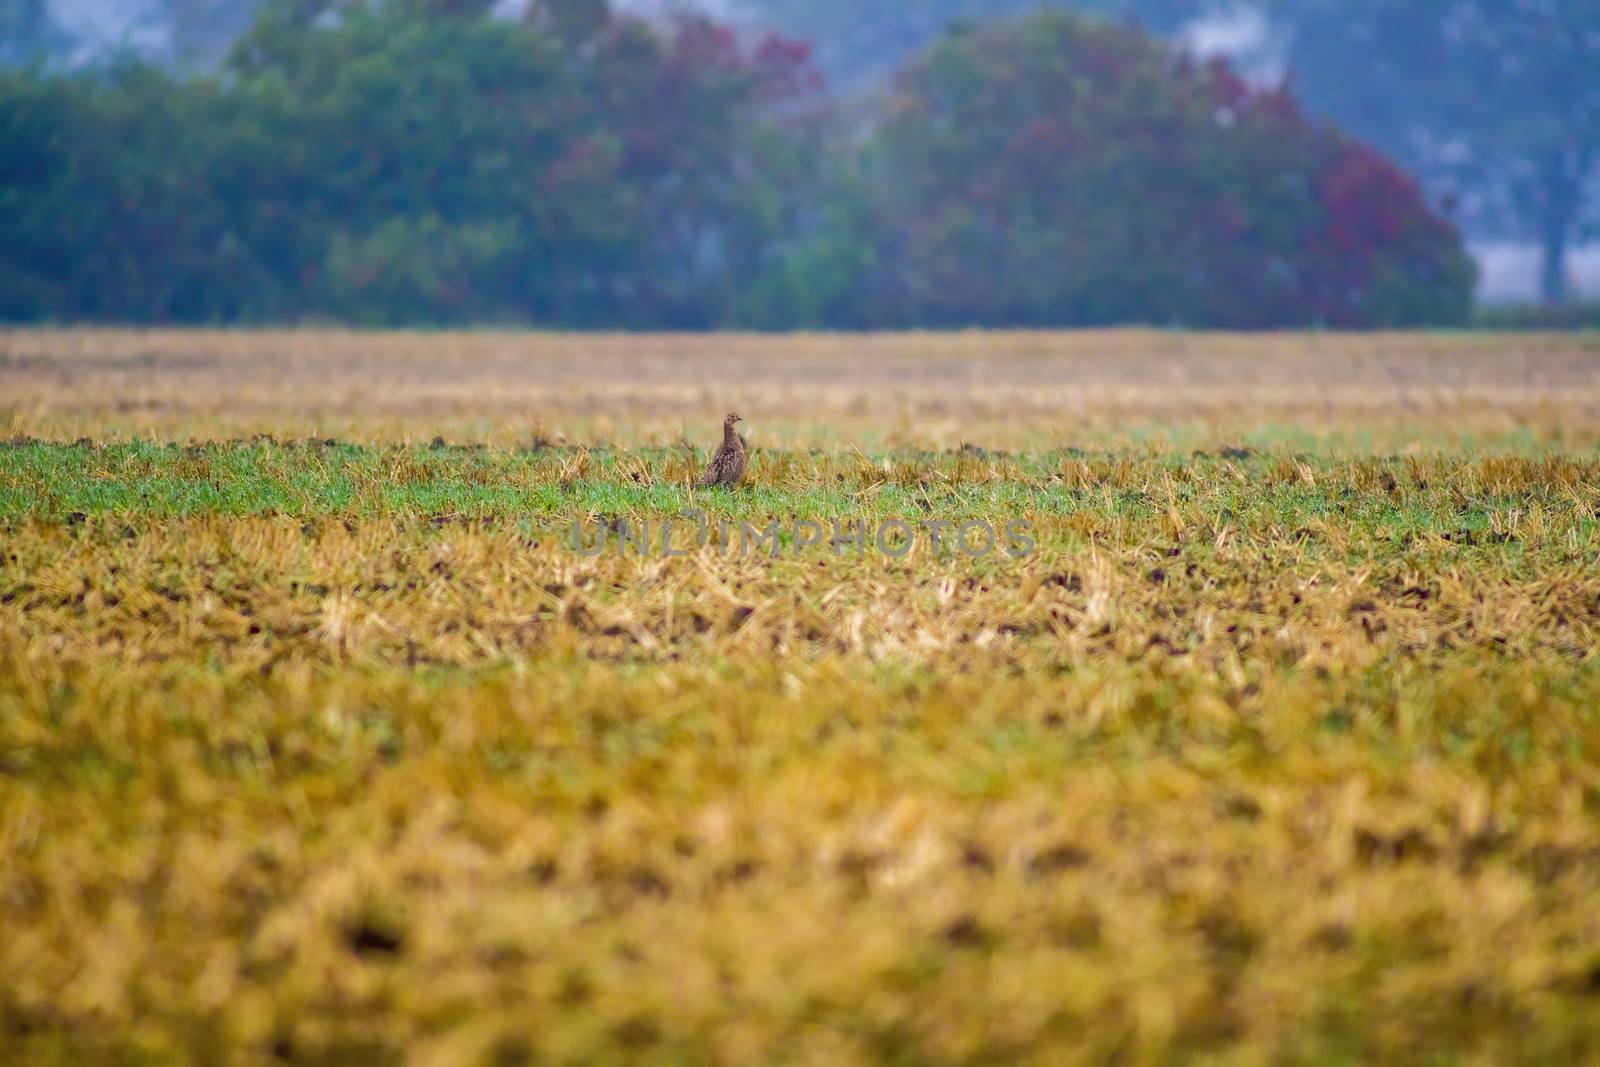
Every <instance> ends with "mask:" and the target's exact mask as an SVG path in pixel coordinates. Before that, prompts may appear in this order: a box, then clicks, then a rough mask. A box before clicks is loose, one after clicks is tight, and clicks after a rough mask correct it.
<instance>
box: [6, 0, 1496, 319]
mask: <svg viewBox="0 0 1600 1067" xmlns="http://www.w3.org/2000/svg"><path fill="white" fill-rule="evenodd" d="M859 99H860V102H859V103H855V104H852V105H848V106H847V105H843V104H840V103H839V102H838V101H836V100H835V99H834V98H832V97H830V95H829V93H828V92H827V89H826V86H825V85H824V84H823V79H822V77H821V75H820V74H819V73H818V71H817V68H816V66H815V64H814V63H813V62H812V59H811V55H810V50H809V48H808V47H807V46H806V45H804V44H802V43H799V42H797V41H794V40H791V39H788V38H785V37H782V36H777V35H771V34H768V35H751V34H746V33H741V32H737V31H735V30H734V29H732V28H730V27H728V26H726V25H723V24H721V23H719V22H717V21H715V20H713V19H711V18H708V17H702V16H678V17H673V18H662V19H648V20H647V19H643V18H640V17H636V16H633V15H629V14H626V13H622V12H618V11H616V10H613V9H612V8H611V7H610V6H609V5H608V4H607V3H606V2H605V0H534V2H532V3H529V4H526V5H524V6H523V9H522V10H521V12H520V13H519V14H518V15H517V16H516V17H515V18H508V17H506V15H505V13H504V10H503V8H501V7H500V6H499V5H497V4H495V3H494V2H493V0H385V2H384V3H382V4H361V3H338V2H335V0H270V2H268V3H267V4H266V5H265V6H264V8H263V10H262V11H261V12H260V13H259V15H258V17H257V19H256V21H255V23H254V25H253V26H252V28H251V29H250V30H249V31H248V32H247V33H246V34H245V35H244V36H243V37H242V38H241V39H240V40H239V41H238V42H237V43H236V44H235V46H234V47H233V49H232V51H231V52H230V54H229V56H228V58H227V60H226V62H225V63H223V64H222V65H221V67H220V68H218V69H216V70H214V71H208V72H206V73H202V74H190V75H184V76H178V75H173V74H171V73H167V72H164V71H162V70H160V69H158V68H155V67H152V66H148V65H144V64H140V63H137V62H126V63H122V64H119V65H116V66H113V67H111V68H109V69H104V70H95V71H92V72H80V73H63V72H59V71H57V72H51V71H46V70H44V69H41V68H37V67H34V68H28V69H21V70H12V71H9V72H6V73H3V74H0V143H3V144H4V145H5V146H6V151H5V152H4V153H3V154H0V318H4V319H6V320H10V321H81V320H89V321H107V322H133V323H149V322H196V323H267V322H300V321H317V320H324V321H329V320H331V321H341V322H350V323H357V324H372V325H380V324H381V325H411V324H460V323H479V324H496V323H499V324H527V325H537V326H544V327H561V328H578V329H584V328H630V329H716V328H753V329H796V328H839V329H845V328H905V327H939V328H944V327H962V326H1071V325H1094V324H1107V323H1129V322H1142V323H1150V324H1158V325H1181V326H1192V327H1233V328H1265V327H1273V326H1304V325H1324V326H1330V327H1377V326H1405V325H1417V324H1439V323H1454V322H1459V321H1461V320H1462V319H1463V318H1464V317H1465V316H1466V314H1467V313H1468V311H1469V310H1470V305H1471V293H1472V287H1473V281H1474V270H1473V267H1472V264H1471V262H1470V260H1469V259H1468V257H1467V256H1466V254H1465V251H1464V249H1463V247H1462V244H1461V240H1460V237H1459V234H1458V233H1457V232H1456V230H1455V229H1454V227H1453V226H1452V225H1451V224H1450V223H1449V222H1448V221H1447V220H1446V219H1444V218H1443V217H1441V216H1440V215H1439V214H1438V213H1436V212H1435V211H1433V210H1431V209H1430V207H1429V205H1428V204H1427V202H1426V201H1425V199H1424V197H1423V196H1422V194H1421V192H1420V191H1419V189H1418V187H1417V185H1416V183H1415V182H1414V181H1412V180H1411V178H1409V177H1408V176H1407V175H1406V174H1405V173H1404V172H1403V171H1402V170H1400V169H1399V168H1398V167H1397V166H1396V165H1395V164H1394V163H1392V162H1390V161H1389V160H1387V159H1385V158H1384V157H1382V156H1381V155H1379V154H1378V153H1376V152H1374V151H1373V150H1371V149H1370V148H1367V147H1366V146H1364V145H1362V144H1361V143H1359V142H1357V141H1355V140H1353V139H1351V138H1349V137H1348V136H1345V135H1344V134H1342V133H1340V132H1339V131H1337V130H1334V129H1331V128H1329V127H1327V126H1326V125H1323V124H1321V123H1318V122H1315V121H1313V120H1311V119H1309V118H1308V117H1307V116H1306V114H1305V113H1304V112H1303V111H1302V109H1301V108H1300V106H1299V105H1298V104H1297V103H1296V101H1295V100H1294V99H1293V97H1292V95H1291V94H1290V93H1289V92H1288V91H1287V90H1285V89H1283V88H1277V89H1263V88H1258V87H1253V86H1251V85H1248V84H1246V83H1245V82H1244V81H1243V80H1241V79H1240V78H1239V77H1238V76H1237V75H1236V74H1235V73H1234V72H1233V71H1231V70H1230V69H1229V67H1228V66H1227V65H1226V64H1224V63H1221V62H1199V61H1196V60H1195V59H1193V58H1192V57H1190V56H1188V55H1187V54H1185V53H1184V52H1183V51H1182V50H1181V49H1175V48H1173V47H1170V46H1168V45H1165V44H1162V43H1160V42H1158V41H1156V40H1154V39H1152V38H1150V37H1148V36H1146V35H1144V34H1143V33H1141V32H1140V31H1138V30H1136V29H1134V28H1131V27H1129V26H1125V25H1117V24H1110V23H1106V22H1099V21H1094V20H1091V19H1088V18H1085V17H1083V16H1079V15H1072V14H1065V13H1060V12H1042V13H1037V14H1034V15H1028V16H1023V17H1019V18H1014V19H1005V20H1001V21H998V22H995V23H992V24H987V25H984V26H982V27H977V28H971V29H965V30H959V31H955V32H951V33H947V34H945V35H944V36H942V37H940V38H939V39H937V40H936V41H935V42H934V43H933V44H932V45H931V46H929V47H928V48H926V49H925V50H923V51H922V52H920V53H918V54H917V55H915V56H913V57H912V58H911V59H910V60H908V61H907V62H906V63H905V64H904V65H903V66H902V67H901V68H900V69H899V71H898V72H897V73H896V74H895V76H894V77H893V78H892V79H891V80H890V81H889V82H888V84H887V86H886V87H885V88H884V89H883V90H882V91H881V92H878V93H876V94H873V95H872V96H870V97H864V98H859Z"/></svg>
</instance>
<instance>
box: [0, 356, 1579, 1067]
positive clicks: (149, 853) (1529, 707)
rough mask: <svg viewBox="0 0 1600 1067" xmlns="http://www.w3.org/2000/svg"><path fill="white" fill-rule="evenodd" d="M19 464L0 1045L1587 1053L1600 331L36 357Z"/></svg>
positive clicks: (588, 1052) (4, 691) (522, 1057)
mask: <svg viewBox="0 0 1600 1067" xmlns="http://www.w3.org/2000/svg"><path fill="white" fill-rule="evenodd" d="M730 409H733V410H738V411H739V412H740V413H742V414H743V415H744V416H745V418H746V420H747V421H746V423H745V427H744V428H745V430H746V433H747V435H748V437H749V438H750V444H751V446H752V448H753V450H754V452H753V458H752V464H751V470H750V477H749V479H748V481H747V484H746V485H745V486H744V487H742V488H740V489H739V490H737V491H735V492H732V493H728V492H723V491H696V490H692V489H690V488H689V486H690V484H691V482H692V479H693V477H694V475H695V474H696V473H698V471H699V469H700V468H701V467H702V466H703V465H704V463H705V462H706V460H707V459H708V457H709V455H710V452H711V449H712V448H713V447H714V445H715V443H716V441H717V433H718V426H719V423H720V418H721V415H722V413H723V412H724V411H726V410H730ZM0 431H4V435H5V440H4V441H3V442H0V537H3V542H0V855H3V857H4V863H3V864H0V1062H5V1063H17V1064H21V1063H30V1064H32V1063H40V1064H78V1063H129V1064H145V1063H149V1064H168V1063H181V1062H191V1063H292V1064H333V1063H388V1062H405V1063H414V1064H418V1065H434V1064H437V1065H455V1064H478V1063H485V1064H521V1063H527V1064H572V1065H583V1064H612V1063H616V1064H621V1063H643V1064H671V1065H679V1064H683V1065H689V1064H727V1065H746V1064H818V1065H845V1064H897V1065H923V1064H940V1065H945V1064H948V1065H956V1064H980V1063H981V1064H1012V1063H1031V1064H1065V1063H1120V1064H1173V1063H1195V1062H1199V1063H1211V1064H1239V1065H1244V1064H1344V1063H1350V1064H1354V1063H1394V1064H1398V1063H1432V1064H1447V1063H1471V1064H1507V1063H1530V1064H1532V1063H1539V1064H1543V1063H1558V1062H1569V1063H1576V1062H1586V1061H1591V1062H1592V1061H1594V1060H1595V1059H1596V1058H1597V1057H1600V337H1597V336H1596V335H1593V334H1588V335H1576V334H1575V335H1566V336H1562V335H1518V336H1514V337H1513V336H1506V335H1499V336H1496V335H1473V336H1459V337H1448V336H1397V335H1370V336H1320V335H1317V336H1261V337H1226V336H1214V337H1196V336H1186V335H1181V334H1167V333H1140V332H1128V333H1106V334H1092V333H1091V334H1076V335H1047V334H1016V335H1009V334H982V333H972V334H961V335H946V336H918V335H905V336H877V337H851V336H815V337H790V338H758V337H723V338H697V337H637V338H621V337H599V336H597V337H585V336H553V335H551V336H541V335H519V334H493V333H483V334H466V335H461V334H438V335H426V334H406V335H362V334H345V333H336V332H301V333H263V334H243V333H239V334H229V333H215V334H212V333H198V332H196V333H118V332H14V333H0ZM691 508H692V509H699V510H701V511H703V512H704V513H705V514H706V515H707V516H708V526H709V527H710V528H711V529H712V530H715V529H716V527H717V520H719V519H724V520H728V521H729V522H730V523H731V524H732V525H731V526H730V530H731V531H732V535H731V536H730V539H729V542H730V543H729V544H728V545H727V547H726V548H725V549H724V548H723V547H722V546H720V545H718V544H717V543H716V542H715V538H713V541H712V543H710V544H708V545H706V546H704V547H695V546H694V545H692V544H689V543H688V542H686V541H684V540H683V539H684V538H685V537H686V536H687V535H688V533H689V532H691V531H692V529H693V526H692V524H684V525H681V526H679V527H677V528H676V529H677V530H678V533H676V534H675V535H674V539H673V541H672V542H671V543H672V544H674V545H675V546H682V547H680V548H679V549H678V550H679V551H681V552H683V553H684V554H681V555H674V556H667V555H665V554H664V553H662V552H661V551H660V544H659V538H655V539H653V540H652V543H651V547H650V548H649V550H647V551H645V552H643V553H641V552H640V551H639V550H638V545H637V543H636V542H635V543H633V544H631V545H621V546H619V545H618V543H617V541H618V538H617V537H616V536H612V538H611V541H610V543H609V544H608V545H606V546H603V547H602V549H601V550H600V551H599V552H598V553H596V554H592V555H591V554H586V553H588V552H590V551H592V547H593V544H594V541H595V539H596V538H597V537H598V536H599V532H600V531H601V530H602V529H607V530H610V531H620V530H623V529H633V528H637V527H638V526H640V525H642V524H644V523H650V524H652V526H651V529H652V532H655V531H657V530H658V529H659V523H660V522H661V520H662V519H664V518H670V517H672V516H675V515H678V514H680V513H681V512H684V511H685V510H686V509H691ZM893 519H900V520H904V521H905V523H906V527H907V529H909V531H910V532H911V534H912V537H911V539H910V540H909V542H907V541H905V540H904V539H903V537H902V534H903V533H904V532H905V530H900V532H899V533H894V534H890V535H888V536H887V538H886V540H885V541H884V543H883V546H882V547H881V548H880V546H879V545H878V544H877V543H876V540H877V534H878V533H880V532H884V531H885V529H886V526H885V524H887V523H889V522H890V520H893ZM804 520H811V521H814V522H817V523H818V524H819V525H820V527H821V528H822V529H823V530H824V531H825V536H824V539H823V543H821V544H816V545H805V546H803V545H801V544H800V543H799V541H800V540H802V538H800V537H797V536H796V534H797V532H798V531H797V529H796V524H797V523H800V522H803V521H804ZM774 521H776V522H777V523H778V525H779V528H780V530H781V531H782V532H781V534H780V536H779V537H777V538H776V539H774V540H770V541H764V542H761V543H760V544H758V545H756V546H754V547H756V548H758V549H759V551H745V549H746V548H748V547H751V545H750V541H751V539H750V538H748V536H746V535H745V534H744V533H742V532H741V529H740V527H739V526H738V524H739V523H740V522H748V523H749V524H750V525H751V527H752V530H763V531H764V530H765V529H766V528H767V527H768V526H769V524H770V523H772V522H774ZM980 521H981V522H985V523H988V524H990V525H991V527H993V528H995V529H997V530H998V531H999V537H998V540H997V543H996V545H995V547H994V549H993V550H992V551H989V552H981V551H979V548H981V546H978V547H977V548H975V547H974V546H973V545H972V544H971V543H970V542H969V543H968V544H967V545H966V546H965V547H956V546H954V545H953V543H952V541H951V540H950V539H951V538H952V537H953V536H954V535H953V534H952V533H950V532H949V531H950V530H953V529H954V528H955V527H956V526H957V525H959V524H960V523H963V522H980ZM1012 522H1018V523H1023V524H1025V526H1022V527H1018V529H1025V530H1026V531H1027V537H1028V542H1029V543H1027V544H1024V543H1021V542H1012V541H1010V540H1008V538H1007V537H1006V526H1007V524H1008V523H1012ZM930 523H948V524H950V525H949V526H948V527H944V529H946V531H947V532H946V535H945V536H946V540H945V541H944V543H943V545H942V548H941V549H939V550H936V549H935V548H934V546H933V544H932V538H931V535H930V534H929V533H928V530H929V529H930V527H929V526H927V525H926V524H930ZM574 524H577V525H578V527H579V529H580V532H581V533H582V534H583V536H584V538H586V539H587V540H582V539H580V541H579V543H578V545H576V546H575V545H573V544H571V543H569V539H570V537H571V531H572V527H573V525H574ZM852 524H863V527H864V528H866V529H868V531H869V532H868V533H867V534H866V535H865V537H864V540H865V548H864V550H858V548H857V542H856V541H855V539H854V537H853V535H852V533H851V531H852V530H853V529H855V526H854V525H852ZM896 529H899V528H896ZM836 539H837V541H838V543H837V544H835V543H833V542H834V541H835V540H836ZM885 549H886V550H887V551H886V550H885ZM774 551H775V553H776V554H775V555H774V554H773V553H774ZM902 553H903V554H902Z"/></svg>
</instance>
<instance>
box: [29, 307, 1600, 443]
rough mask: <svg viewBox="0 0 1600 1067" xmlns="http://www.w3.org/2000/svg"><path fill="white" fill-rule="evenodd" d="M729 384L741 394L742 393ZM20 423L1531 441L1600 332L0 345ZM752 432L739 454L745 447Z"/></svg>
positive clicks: (1570, 408)
mask: <svg viewBox="0 0 1600 1067" xmlns="http://www.w3.org/2000/svg"><path fill="white" fill-rule="evenodd" d="M725 383H738V384H737V385H736V386H735V387H734V388H733V389H732V396H731V397H730V396H729V395H727V394H728V392H729V388H728V386H727V385H726V384H725ZM0 397H3V398H5V399H4V400H3V404H4V408H0V413H4V412H5V410H6V409H9V414H10V416H11V418H10V421H11V423H12V425H11V432H13V433H27V434H37V435H43V436H51V437H59V438H65V439H67V440H71V439H73V438H75V437H78V436H80V435H88V436H93V437H102V436H106V435H108V434H120V435H124V436H142V435H146V434H150V433H154V434H155V435H157V436H159V437H164V438H190V437H218V436H221V437H227V436H243V435H248V434H253V433H258V432H268V433H276V434H281V435H289V436H302V435H310V434H318V435H332V436H337V437H340V438H346V439H357V440H403V439H406V438H408V437H411V436H414V435H423V439H424V440H426V439H428V436H431V435H433V434H437V433H444V434H446V435H447V436H450V437H451V438H452V439H458V440H476V441H485V442H491V443H492V442H499V443H505V444H510V443H514V442H515V440H516V439H517V437H518V436H519V435H525V434H527V433H530V432H538V431H549V432H560V433H564V434H566V435H568V436H570V437H572V439H574V440H580V441H584V440H588V441H592V440H597V439H609V440H616V441H619V442H621V443H624V444H630V445H631V444H640V443H650V442H656V443H660V442H665V441H671V440H676V439H677V438H679V437H681V436H682V435H683V434H684V433H685V432H689V433H698V432H700V431H701V429H702V427H708V428H709V430H711V431H714V430H715V429H716V423H717V415H716V413H717V412H720V411H721V410H722V409H723V408H724V407H725V406H729V404H728V401H729V400H730V399H731V400H734V401H736V403H734V404H732V405H731V406H732V407H736V408H737V409H738V410H739V411H740V413H741V414H744V415H745V416H746V417H747V418H748V419H749V420H750V426H749V427H748V429H749V430H750V431H751V432H753V433H755V434H758V435H759V434H764V435H765V436H764V437H762V438H761V439H762V440H764V441H766V442H767V443H775V442H779V441H781V442H783V443H785V444H789V445H811V444H823V445H829V446H835V445H838V444H840V443H841V442H851V441H854V442H857V443H863V444H866V443H873V444H882V445H889V446H927V447H935V448H943V447H950V446H954V445H958V444H960V443H961V442H962V441H969V440H982V441H984V442H985V443H988V444H990V445H993V446H997V447H1006V448H1009V447H1024V446H1026V447H1038V446H1041V445H1049V444H1062V443H1066V444H1074V443H1075V444H1084V443H1086V442H1089V441H1104V440H1108V439H1117V438H1119V437H1120V436H1121V435H1124V434H1126V433H1127V432H1129V431H1130V430H1131V429H1134V428H1141V429H1144V430H1148V431H1163V432H1168V433H1170V432H1174V431H1189V432H1191V433H1192V432H1196V431H1199V432H1202V433H1213V434H1221V435H1223V436H1234V437H1237V436H1239V435H1240V434H1248V433H1252V432H1257V431H1261V430H1263V429H1268V430H1279V429H1282V428H1283V427H1286V426H1292V427H1294V428H1295V429H1296V430H1297V431H1299V432H1302V433H1308V434H1317V433H1322V434H1327V433H1334V434H1338V433H1340V432H1343V431H1346V430H1348V429H1349V428H1350V427H1351V426H1352V424H1359V426H1360V427H1361V428H1362V429H1364V430H1366V431H1368V432H1376V433H1378V434H1379V439H1378V440H1377V441H1376V442H1373V441H1370V440H1369V441H1367V442H1366V443H1367V444H1368V445H1372V444H1374V443H1376V444H1377V446H1378V447H1384V448H1388V447H1391V446H1403V445H1404V444H1406V443H1408V442H1410V441H1412V440H1416V439H1417V438H1418V437H1419V436H1421V437H1422V438H1423V439H1424V440H1426V439H1428V438H1429V437H1430V436H1432V435H1437V434H1447V435H1451V436H1453V437H1459V436H1461V435H1464V434H1474V435H1480V436H1481V435H1491V436H1493V435H1505V434H1511V433H1536V434H1537V435H1539V437H1540V439H1541V440H1544V441H1551V442H1554V443H1557V444H1559V445H1561V446H1562V447H1566V448H1579V447H1581V448H1592V447H1594V445H1595V444H1596V443H1597V442H1600V335H1597V334H1571V335H1561V334H1545V335H1540V334H1516V335H1486V334H1468V335H1460V336H1433V335H1416V334H1412V335H1407V334H1370V335H1326V336H1309V337H1308V336H1304V335H1246V336H1229V335H1190V334H1176V333H1153V332H1149V333H1147V332H1109V333H1078V334H1037V333H1014V334H1006V333H981V332H973V333H963V334H895V335H879V336H865V337H863V336H849V335H842V336H840V335H810V336H804V335H803V336H792V337H763V336H713V337H707V336H699V335H692V336H671V335H663V336H650V337H621V336H605V335H600V336H589V335H540V334H501V333H481V334H438V335H432V334H414V333H410V334H406V333H402V334H363V333H339V332H278V333H222V334H217V333H203V332H185V333H161V332H115V331H74V332H66V333H63V332H29V331H23V332H11V333H5V332H0ZM756 440H757V438H756V437H752V441H756Z"/></svg>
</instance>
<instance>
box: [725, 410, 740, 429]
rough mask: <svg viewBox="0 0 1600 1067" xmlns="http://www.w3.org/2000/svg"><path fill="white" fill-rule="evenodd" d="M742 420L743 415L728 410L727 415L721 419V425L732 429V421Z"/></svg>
mask: <svg viewBox="0 0 1600 1067" xmlns="http://www.w3.org/2000/svg"><path fill="white" fill-rule="evenodd" d="M743 421H744V416H743V415H735V414H734V413H732V412H729V413H728V417H727V418H725V419H723V420H722V425H724V426H726V427H728V428H729V429H732V428H733V424H734V423H736V422H743Z"/></svg>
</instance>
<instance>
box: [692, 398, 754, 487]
mask: <svg viewBox="0 0 1600 1067" xmlns="http://www.w3.org/2000/svg"><path fill="white" fill-rule="evenodd" d="M743 421H744V419H743V418H741V417H740V416H738V415H735V414H733V413H732V412H730V413H729V414H728V417H727V418H725V419H723V420H722V445H721V446H720V447H719V448H718V449H717V454H716V455H714V456H712V457H711V466H709V467H707V468H706V472H705V473H704V474H702V475H701V476H700V488H702V489H708V488H710V487H711V486H713V485H722V486H727V487H728V488H729V489H732V488H733V487H734V486H736V485H738V484H739V482H740V480H741V479H743V478H744V468H745V464H746V463H747V462H748V458H747V456H746V455H745V447H744V435H743V434H741V433H738V432H737V431H735V430H734V428H733V424H734V423H736V422H743Z"/></svg>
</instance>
